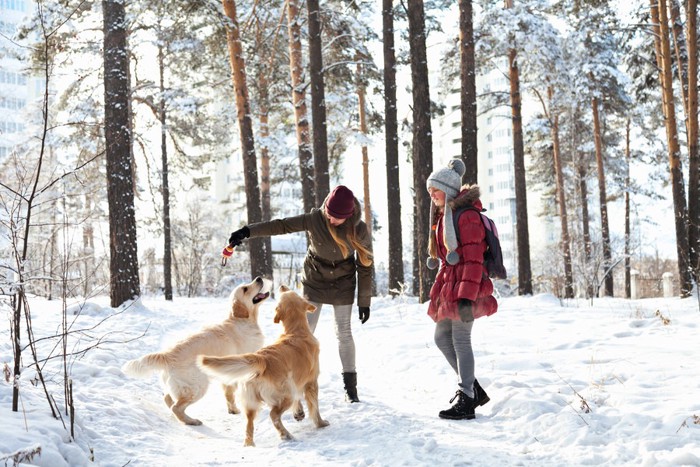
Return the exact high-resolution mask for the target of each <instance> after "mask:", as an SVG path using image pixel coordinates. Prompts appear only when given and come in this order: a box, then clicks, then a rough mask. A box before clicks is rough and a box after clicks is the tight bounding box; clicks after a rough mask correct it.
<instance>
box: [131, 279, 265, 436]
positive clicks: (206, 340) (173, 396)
mask: <svg viewBox="0 0 700 467" xmlns="http://www.w3.org/2000/svg"><path fill="white" fill-rule="evenodd" d="M271 286H272V282H271V281H270V280H268V279H263V278H260V277H256V278H255V280H253V282H251V283H249V284H243V285H239V286H238V287H236V288H235V289H234V291H233V292H231V297H230V299H231V314H230V315H229V317H228V318H227V319H226V320H224V321H223V322H222V323H221V324H218V325H215V326H211V327H207V328H205V329H202V330H201V331H200V332H198V333H196V334H193V335H191V336H189V337H187V338H185V339H184V340H182V341H180V342H179V343H177V344H176V345H175V346H174V347H172V348H171V349H169V350H166V351H163V352H157V353H152V354H148V355H144V356H143V357H141V358H139V359H137V360H131V361H129V362H127V363H125V364H124V366H122V371H123V372H124V373H126V374H127V375H130V376H140V377H143V376H147V375H149V374H151V372H152V371H156V370H159V371H161V379H162V381H163V388H164V391H165V396H164V400H165V404H166V405H167V406H168V407H169V408H170V410H172V412H173V414H175V416H176V417H177V418H178V420H180V421H181V422H183V423H186V424H187V425H201V424H202V422H201V421H199V420H197V419H195V418H192V417H190V416H189V415H187V414H186V413H185V409H186V408H187V407H189V406H190V405H191V404H193V403H195V402H197V401H198V400H199V399H201V398H202V397H203V396H204V394H206V392H207V388H208V387H209V378H208V377H207V375H205V374H204V373H202V371H201V370H200V369H199V368H198V367H197V364H196V360H197V356H198V355H202V354H206V355H231V354H241V353H247V352H254V351H256V350H258V349H259V348H260V347H262V346H263V344H264V342H265V338H264V336H263V334H262V331H261V330H260V326H258V309H259V307H260V304H261V303H262V302H263V301H265V299H267V298H268V297H269V296H270V288H271ZM235 389H236V387H235V385H224V394H225V396H226V405H227V406H228V411H229V413H239V410H238V408H237V407H236V401H235V397H234V392H235Z"/></svg>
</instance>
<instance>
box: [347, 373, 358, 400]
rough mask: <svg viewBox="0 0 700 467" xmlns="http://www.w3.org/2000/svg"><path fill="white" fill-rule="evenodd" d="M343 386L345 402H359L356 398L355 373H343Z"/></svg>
mask: <svg viewBox="0 0 700 467" xmlns="http://www.w3.org/2000/svg"><path fill="white" fill-rule="evenodd" d="M343 383H344V384H345V400H346V401H348V402H360V399H358V398H357V373H343Z"/></svg>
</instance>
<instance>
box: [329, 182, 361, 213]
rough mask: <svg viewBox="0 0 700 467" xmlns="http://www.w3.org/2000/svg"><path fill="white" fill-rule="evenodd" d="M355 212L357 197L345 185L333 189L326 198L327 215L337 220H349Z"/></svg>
mask: <svg viewBox="0 0 700 467" xmlns="http://www.w3.org/2000/svg"><path fill="white" fill-rule="evenodd" d="M354 212H355V195H353V194H352V191H350V189H349V188H348V187H346V186H344V185H338V186H337V187H335V188H333V191H331V194H330V195H328V198H326V213H328V214H329V215H331V216H333V217H335V218H336V219H347V218H348V217H351V216H352V215H353V213H354Z"/></svg>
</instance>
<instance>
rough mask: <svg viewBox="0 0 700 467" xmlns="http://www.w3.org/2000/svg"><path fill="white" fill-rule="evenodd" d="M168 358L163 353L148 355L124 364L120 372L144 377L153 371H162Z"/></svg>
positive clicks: (166, 364)
mask: <svg viewBox="0 0 700 467" xmlns="http://www.w3.org/2000/svg"><path fill="white" fill-rule="evenodd" d="M168 362H169V360H168V356H167V355H166V354H164V353H150V354H148V355H144V356H143V357H141V358H137V359H136V360H131V361H128V362H126V363H125V364H124V365H123V366H122V371H123V372H124V373H125V374H127V375H129V376H135V377H145V376H148V375H150V374H151V372H153V371H155V370H163V369H165V368H166V367H167V366H168Z"/></svg>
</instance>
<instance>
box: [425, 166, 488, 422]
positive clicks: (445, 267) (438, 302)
mask: <svg viewBox="0 0 700 467" xmlns="http://www.w3.org/2000/svg"><path fill="white" fill-rule="evenodd" d="M464 172H465V166H464V163H463V162H462V161H461V159H452V160H451V161H450V162H449V163H448V165H447V167H445V168H443V169H439V170H436V171H435V172H433V173H432V174H430V176H429V177H428V181H427V188H428V192H429V193H430V198H431V200H432V203H431V208H430V211H431V216H430V217H431V232H430V238H429V243H428V248H429V253H430V257H429V258H428V261H427V266H428V267H429V268H431V269H434V268H435V267H437V266H438V264H440V269H439V270H438V273H437V276H436V278H435V283H434V284H433V287H432V288H431V289H430V305H429V307H428V315H429V316H430V317H431V318H432V319H433V321H435V322H436V326H435V344H436V345H437V347H438V348H439V349H440V351H441V352H442V353H443V355H445V358H446V359H447V362H448V363H449V364H450V366H451V367H452V368H453V369H454V370H455V372H456V373H457V376H458V380H459V382H458V390H457V393H456V394H455V396H454V397H453V398H452V400H451V401H450V403H452V402H454V401H455V399H456V400H457V401H456V402H455V403H454V405H453V406H452V407H451V408H449V409H447V410H443V411H441V412H440V414H439V416H440V418H447V419H452V420H461V419H473V418H474V417H475V414H474V410H475V408H476V407H477V406H479V405H484V404H485V403H486V402H488V401H489V397H488V395H487V394H486V392H485V391H484V390H483V389H482V388H481V386H480V385H479V383H478V381H477V380H476V378H475V376H474V352H473V350H472V344H471V332H472V327H473V325H474V320H475V319H476V318H480V317H482V316H489V315H492V314H494V313H495V312H496V310H497V309H498V303H497V302H496V299H495V298H494V297H493V295H492V294H493V283H492V282H491V280H490V279H489V277H488V274H487V272H486V268H485V267H484V252H485V251H486V248H487V244H486V232H485V228H484V225H483V223H482V222H481V215H480V214H479V212H477V211H482V210H483V208H482V205H481V200H480V199H479V196H480V190H479V187H478V186H477V185H471V186H468V185H465V186H462V175H464ZM465 207H473V208H475V210H474V209H467V210H464V211H462V212H461V214H460V215H459V219H457V223H456V224H455V222H454V220H453V217H452V216H453V214H454V213H455V212H456V211H457V210H459V209H460V208H465ZM455 225H456V227H457V228H458V229H459V236H458V235H457V233H456V232H455ZM438 259H439V261H438Z"/></svg>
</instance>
